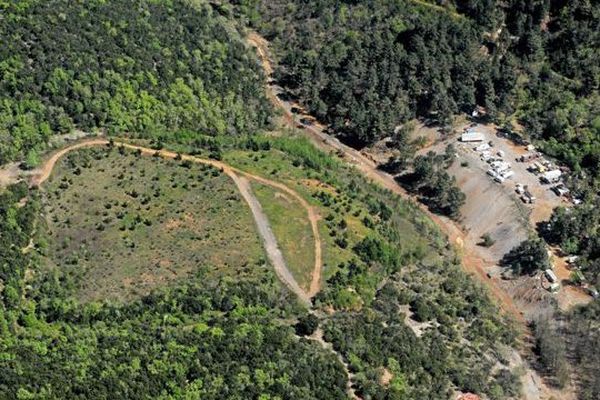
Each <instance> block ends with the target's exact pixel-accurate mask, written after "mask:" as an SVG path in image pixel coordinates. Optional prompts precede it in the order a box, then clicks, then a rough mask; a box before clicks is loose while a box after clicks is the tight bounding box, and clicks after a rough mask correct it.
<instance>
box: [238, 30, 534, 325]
mask: <svg viewBox="0 0 600 400" xmlns="http://www.w3.org/2000/svg"><path fill="white" fill-rule="evenodd" d="M248 41H249V42H250V44H251V45H253V46H254V47H256V48H257V51H258V54H259V56H260V57H261V62H262V65H263V67H264V68H265V71H267V72H269V71H271V72H272V71H273V69H272V66H271V63H270V60H269V57H268V47H267V45H268V44H267V42H266V41H265V39H263V38H262V37H260V36H259V35H257V34H255V33H250V34H249V35H248ZM268 89H269V90H268V91H267V95H268V97H269V98H270V99H271V100H272V101H273V103H274V104H275V105H277V106H278V107H280V108H281V109H283V111H284V118H285V120H286V122H288V123H289V124H291V125H292V126H294V127H297V126H302V131H304V132H305V133H307V134H308V136H309V137H310V138H311V139H312V140H313V141H314V142H315V144H316V145H317V146H318V147H319V148H321V149H324V150H326V151H331V150H333V151H336V152H337V153H338V154H341V155H343V157H344V158H345V159H346V160H347V161H349V162H350V163H351V164H353V165H354V166H355V167H356V168H357V169H358V170H359V171H360V172H361V173H362V174H363V175H365V176H366V177H368V178H370V179H371V180H373V181H375V182H377V183H379V184H380V185H381V186H383V187H385V188H386V189H388V190H390V191H391V192H393V193H395V194H397V195H399V196H401V197H402V198H404V199H406V200H409V201H411V202H413V203H414V204H416V205H417V206H418V207H419V208H420V209H421V210H422V211H423V212H425V213H426V214H427V215H428V216H429V217H430V218H431V219H432V220H433V221H434V222H435V223H436V224H437V225H438V226H439V227H440V228H441V230H442V231H443V232H444V233H445V234H446V235H447V236H448V238H449V239H450V240H451V241H452V242H453V243H454V244H455V245H456V246H457V247H458V249H459V250H460V251H461V253H462V255H463V266H464V268H465V269H466V270H467V271H468V272H470V273H473V274H475V275H476V276H477V277H478V278H479V280H480V281H481V282H483V283H484V285H485V286H487V287H488V289H489V290H490V292H492V294H493V295H494V296H495V297H496V298H497V299H498V300H499V306H500V307H501V308H502V309H503V310H504V311H506V312H507V313H509V314H511V315H512V316H513V317H514V318H515V319H517V320H519V321H522V322H524V319H523V315H522V314H521V312H520V311H519V310H518V308H517V307H516V306H515V304H514V302H513V301H512V299H511V298H510V297H509V296H508V295H507V294H506V293H505V292H504V291H503V290H502V289H500V288H499V287H497V286H496V285H494V284H493V282H492V281H491V280H490V279H488V278H487V272H486V271H485V269H484V268H483V266H484V265H485V263H486V260H485V257H482V256H481V255H480V254H478V253H479V251H478V249H477V248H473V247H471V246H467V245H466V241H465V234H464V232H462V230H461V228H460V227H458V226H457V225H456V223H455V222H454V221H452V220H450V219H448V218H445V217H442V216H439V215H436V214H433V213H432V212H430V211H429V210H428V209H427V208H426V207H425V206H423V205H422V204H421V203H419V202H417V201H416V199H415V198H414V196H412V195H410V194H409V193H407V192H406V191H405V190H404V189H403V188H402V187H400V186H399V185H398V184H397V183H396V181H395V179H394V177H393V176H391V175H390V174H388V173H385V172H383V171H380V170H379V169H377V165H376V164H375V162H373V161H372V160H371V159H369V158H367V157H365V156H364V155H363V154H362V153H360V152H359V151H357V150H356V149H353V148H352V147H350V146H347V145H345V144H343V143H342V142H340V141H339V140H338V139H336V138H333V137H331V136H329V135H328V134H327V133H325V127H324V126H323V125H321V124H319V123H313V124H311V125H307V124H303V123H302V122H299V121H296V119H295V117H294V114H293V113H292V111H291V110H292V107H298V108H300V106H299V105H297V104H295V103H293V102H290V101H283V100H281V98H280V97H279V94H281V93H283V89H282V88H281V87H279V86H277V85H276V84H274V83H270V84H269V85H268Z"/></svg>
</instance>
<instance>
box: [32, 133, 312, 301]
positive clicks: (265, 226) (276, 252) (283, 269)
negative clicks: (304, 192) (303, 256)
mask: <svg viewBox="0 0 600 400" xmlns="http://www.w3.org/2000/svg"><path fill="white" fill-rule="evenodd" d="M108 144H109V141H108V140H106V139H90V140H86V141H83V142H80V143H76V144H73V145H71V146H68V147H65V148H63V149H61V150H59V151H57V152H56V153H54V154H53V155H52V156H51V157H50V158H49V159H48V160H46V161H45V162H44V163H43V165H42V166H40V168H39V169H37V170H36V171H34V172H33V178H32V181H31V183H32V185H35V186H40V185H41V184H43V183H44V182H45V181H46V180H47V179H48V178H49V177H50V174H51V173H52V170H53V169H54V167H55V165H56V163H57V162H58V160H60V158H61V157H63V156H64V155H65V154H67V153H69V152H71V151H74V150H77V149H81V148H85V147H93V146H103V145H104V146H105V145H108ZM114 144H115V146H123V147H125V148H128V149H131V150H139V151H141V152H142V154H145V155H153V154H155V153H156V150H153V149H150V148H147V147H143V146H137V145H133V144H129V143H123V142H118V141H115V142H114ZM159 155H160V156H161V157H164V158H171V159H174V158H176V157H177V156H178V154H177V153H174V152H171V151H166V150H160V151H159ZM181 159H182V160H189V161H191V162H194V163H199V164H205V165H210V166H212V167H215V168H218V169H220V170H222V171H223V173H225V174H226V175H227V176H229V177H230V178H231V180H232V181H233V182H234V183H235V185H236V186H237V188H238V190H239V191H240V194H241V195H242V197H243V198H244V200H245V201H246V203H247V204H248V206H249V207H250V211H251V212H252V216H253V218H254V221H255V223H256V227H257V229H258V233H259V235H260V237H261V238H262V240H263V243H264V247H265V251H266V253H267V257H268V258H269V261H270V262H271V264H272V265H273V268H274V269H275V273H276V274H277V277H278V278H279V279H280V280H281V281H282V282H283V283H284V284H285V285H286V286H287V287H288V288H289V289H290V290H291V291H292V292H293V293H295V294H296V295H297V296H298V298H299V299H300V300H301V301H302V303H304V304H305V305H306V306H307V307H310V304H311V301H310V299H311V297H312V296H314V295H315V294H316V293H317V292H318V291H319V285H320V277H321V269H322V266H321V239H320V236H319V230H318V226H317V221H318V220H319V216H318V213H317V211H316V209H315V208H314V207H312V206H310V204H308V202H306V200H304V199H303V198H302V197H301V196H300V195H299V194H298V193H296V192H295V191H294V190H292V189H290V188H289V187H287V186H285V185H284V184H282V183H279V182H274V181H271V180H269V179H266V178H263V177H261V176H258V175H253V174H250V173H247V172H245V171H241V170H239V169H237V168H234V167H231V166H230V165H228V164H225V163H223V162H221V161H216V160H209V159H203V158H199V157H194V156H190V155H181ZM248 179H253V180H256V181H257V182H260V183H262V184H265V185H269V186H272V187H274V188H277V189H279V190H282V191H284V192H285V193H288V194H289V195H291V196H293V197H294V198H296V199H297V200H298V201H299V202H300V203H301V205H302V206H303V207H304V208H305V209H306V210H307V214H308V218H309V220H310V222H311V226H312V229H313V235H314V240H315V267H314V270H313V280H312V283H311V287H310V290H309V292H306V291H304V290H303V289H302V288H301V287H300V286H299V285H298V283H297V282H296V279H295V278H294V276H293V275H292V273H291V272H290V270H289V268H288V267H287V264H286V262H285V259H284V257H283V254H282V253H281V250H280V248H279V245H278V244H277V239H276V237H275V235H274V234H273V231H272V229H271V226H270V224H269V220H268V218H267V216H266V215H265V213H264V212H263V210H262V206H261V205H260V202H259V201H258V200H257V199H256V197H255V196H254V193H252V189H251V187H250V184H249V182H248Z"/></svg>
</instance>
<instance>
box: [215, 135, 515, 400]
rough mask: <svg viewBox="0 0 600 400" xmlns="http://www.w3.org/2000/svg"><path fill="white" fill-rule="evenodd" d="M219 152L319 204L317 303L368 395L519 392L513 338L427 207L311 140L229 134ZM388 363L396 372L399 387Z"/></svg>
mask: <svg viewBox="0 0 600 400" xmlns="http://www.w3.org/2000/svg"><path fill="white" fill-rule="evenodd" d="M213 146H217V145H216V144H215V143H213ZM218 147H219V148H220V149H221V150H222V154H223V158H224V160H226V161H227V162H228V163H230V164H232V165H235V166H237V167H239V168H240V169H245V170H251V171H252V172H253V173H256V174H258V175H262V176H269V178H270V179H272V180H277V181H281V182H284V183H286V185H288V186H290V187H292V188H294V189H295V190H296V191H297V192H298V193H300V194H301V195H303V196H304V198H305V199H306V200H307V201H309V202H310V203H311V204H312V205H314V206H315V207H317V208H318V209H319V214H320V215H321V216H322V219H321V220H320V221H319V227H320V232H321V238H322V243H323V244H322V245H323V261H324V266H323V278H322V285H321V291H320V292H319V294H317V296H316V297H315V300H314V304H315V307H316V308H318V309H320V310H321V311H323V312H324V314H326V316H325V317H323V318H322V320H321V327H322V328H323V330H324V333H325V338H326V340H327V341H329V342H331V343H332V344H333V348H334V349H335V350H336V351H338V353H339V354H341V355H342V356H343V359H344V360H346V362H347V363H348V364H349V369H350V371H351V372H352V373H353V374H354V378H353V383H354V384H355V390H356V392H357V394H358V395H359V396H361V397H363V398H365V397H370V396H372V397H373V398H375V397H385V396H398V397H400V398H406V399H413V398H414V399H416V398H451V397H452V393H453V390H455V389H459V390H462V391H465V392H469V391H470V392H477V393H485V394H489V395H490V397H492V398H495V399H501V398H509V397H511V396H513V397H518V392H519V388H520V383H519V378H518V376H517V374H516V372H515V371H514V370H513V369H512V366H511V365H510V363H509V361H508V360H509V359H510V357H508V356H509V355H510V351H511V350H510V349H509V348H508V347H509V346H510V345H511V344H512V343H513V340H514V331H512V330H511V329H510V327H509V325H508V324H507V323H506V321H505V320H504V319H503V317H502V316H501V315H499V313H498V309H497V308H496V307H495V306H493V305H492V304H491V303H490V301H489V299H488V298H487V297H486V294H485V291H484V290H482V289H481V287H479V286H478V285H476V284H474V283H473V282H472V281H471V280H470V279H469V278H468V277H467V276H466V275H465V274H464V272H463V271H462V270H461V268H460V266H459V265H458V260H457V259H456V256H455V255H454V254H453V253H452V251H450V250H449V249H448V248H447V243H446V240H445V238H443V237H442V236H441V235H440V234H439V232H438V231H437V229H436V228H435V227H434V226H433V223H432V222H431V221H429V220H427V219H426V218H424V217H423V215H422V214H421V212H420V211H419V210H418V208H417V207H416V206H414V205H411V204H409V203H406V202H404V201H400V200H398V198H397V197H396V196H394V195H393V194H391V193H390V192H387V191H385V190H382V189H380V188H379V187H377V186H375V185H373V184H372V183H370V182H368V181H366V180H365V179H364V178H362V177H361V176H359V175H357V174H356V171H355V170H354V169H353V168H352V167H348V166H346V165H344V164H342V163H340V162H339V161H338V160H337V159H335V158H333V157H331V156H326V155H324V154H323V153H321V152H319V151H316V150H315V149H314V147H313V146H312V145H311V144H310V143H309V142H308V141H307V140H305V139H300V138H294V137H278V138H271V137H270V138H262V137H254V138H251V139H245V140H244V139H242V140H240V139H235V138H226V139H223V140H222V141H221V142H219V144H218ZM288 232H293V231H292V230H288ZM300 237H301V235H296V239H295V240H294V242H298V241H299V240H300ZM407 310H408V311H407ZM507 345H508V346H507ZM383 368H385V369H386V370H387V371H389V372H391V373H392V374H393V375H394V377H393V378H392V380H391V381H390V382H389V384H388V385H386V384H382V383H381V382H380V379H379V378H380V375H381V371H382V369H383Z"/></svg>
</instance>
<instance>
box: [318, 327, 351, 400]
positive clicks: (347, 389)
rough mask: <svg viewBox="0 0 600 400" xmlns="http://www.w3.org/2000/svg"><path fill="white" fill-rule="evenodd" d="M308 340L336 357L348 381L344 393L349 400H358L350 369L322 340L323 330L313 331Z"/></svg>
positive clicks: (331, 347) (339, 355)
mask: <svg viewBox="0 0 600 400" xmlns="http://www.w3.org/2000/svg"><path fill="white" fill-rule="evenodd" d="M308 338H309V339H310V340H312V341H315V342H317V343H319V345H321V347H322V348H324V349H325V350H327V351H330V352H331V353H333V354H334V355H335V356H336V357H337V359H338V360H339V361H340V363H341V364H342V366H343V368H344V372H345V373H346V376H347V377H348V381H347V382H346V393H347V394H348V396H349V397H350V398H351V399H353V400H360V397H358V395H357V394H356V391H355V390H354V388H353V387H352V380H353V379H354V374H353V373H352V372H350V367H349V366H348V363H347V362H346V360H344V358H343V357H342V355H341V354H340V353H338V352H337V351H335V349H334V348H333V345H332V344H331V343H329V342H326V341H325V339H324V338H323V329H321V327H318V328H317V329H316V330H315V332H314V333H313V334H312V335H310V336H309V337H308Z"/></svg>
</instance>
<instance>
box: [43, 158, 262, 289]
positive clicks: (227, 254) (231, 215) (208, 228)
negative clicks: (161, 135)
mask: <svg viewBox="0 0 600 400" xmlns="http://www.w3.org/2000/svg"><path fill="white" fill-rule="evenodd" d="M44 193H45V194H44V203H45V216H46V225H47V230H46V232H47V241H48V251H47V254H48V257H47V264H48V266H49V267H50V268H61V269H63V270H66V271H68V272H69V273H70V274H72V275H75V276H76V277H77V279H76V286H77V289H76V291H77V297H78V298H80V299H81V300H98V299H127V298H131V297H132V296H138V295H141V294H145V293H148V292H149V291H150V290H151V289H153V288H156V287H158V286H161V285H164V284H166V283H168V282H171V281H174V280H178V279H182V278H185V277H186V276H188V275H189V274H193V273H194V271H197V270H198V269H199V268H205V267H210V270H211V271H212V272H213V273H214V274H217V275H218V274H224V275H232V276H236V277H241V276H243V275H245V274H253V273H255V272H256V270H257V269H258V268H265V267H264V265H263V264H264V261H263V260H264V259H265V257H264V256H263V250H262V246H261V243H260V240H259V238H258V236H257V234H256V233H255V230H254V221H253V219H252V215H251V214H250V211H249V209H248V208H247V205H246V203H245V202H244V201H243V199H242V198H241V196H240V195H239V194H238V192H237V189H236V187H235V185H234V184H233V182H231V180H230V179H229V178H228V177H227V176H226V175H224V174H222V173H221V172H220V171H218V170H216V169H214V168H210V167H206V166H202V165H187V164H181V163H178V162H177V161H172V160H163V159H161V158H157V157H142V156H138V155H136V154H134V153H133V152H124V154H120V152H119V151H117V150H116V149H114V150H112V151H110V152H109V151H107V150H106V149H88V150H82V151H77V152H75V153H70V154H69V155H67V156H66V157H65V158H64V159H62V160H61V161H60V163H59V164H58V165H57V166H56V168H55V170H54V172H53V174H52V176H51V178H50V180H49V181H48V182H47V183H46V185H45V191H44Z"/></svg>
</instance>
